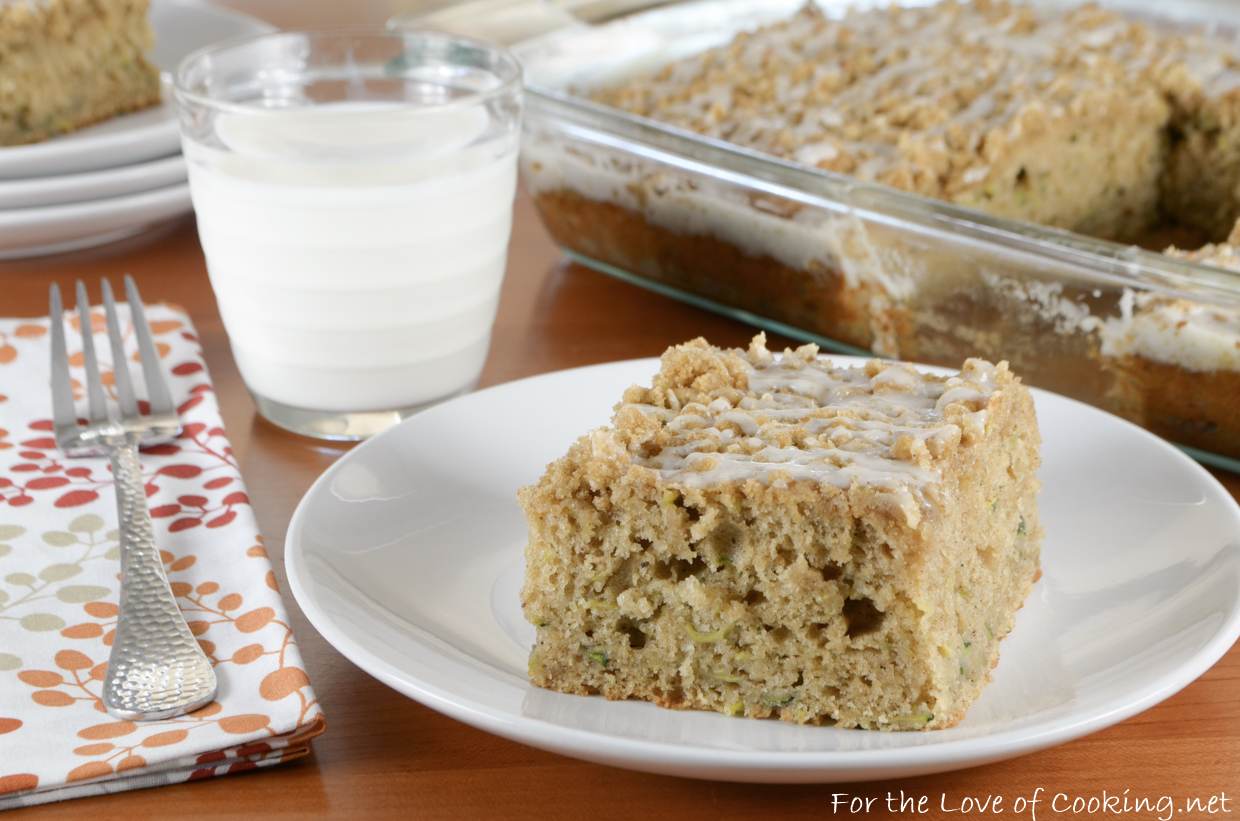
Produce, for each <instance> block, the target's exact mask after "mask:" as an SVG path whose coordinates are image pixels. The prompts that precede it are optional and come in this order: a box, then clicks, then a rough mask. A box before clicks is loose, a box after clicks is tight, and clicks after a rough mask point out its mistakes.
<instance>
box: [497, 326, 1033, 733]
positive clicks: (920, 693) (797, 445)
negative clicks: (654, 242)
mask: <svg viewBox="0 0 1240 821" xmlns="http://www.w3.org/2000/svg"><path fill="white" fill-rule="evenodd" d="M1038 445H1039V437H1038V429H1037V424H1036V421H1035V418H1034V409H1033V402H1032V399H1031V397H1030V395H1029V392H1028V390H1027V389H1025V388H1024V387H1023V386H1022V385H1021V384H1020V382H1019V380H1018V379H1017V378H1016V377H1014V376H1013V375H1012V374H1011V372H1010V371H1009V370H1008V369H1007V366H1006V364H1003V363H1001V364H999V365H997V366H996V365H991V364H989V363H987V362H983V361H981V360H969V361H968V362H966V363H965V365H964V368H963V369H962V370H961V371H960V373H959V374H958V375H955V376H950V377H943V376H931V375H926V374H923V373H921V372H919V371H917V370H915V369H913V368H912V367H910V366H908V365H904V364H900V363H892V362H879V361H872V362H869V363H868V364H866V365H864V366H853V367H837V366H833V365H832V364H830V363H829V362H827V361H824V360H820V359H819V358H818V357H817V349H816V348H815V347H814V346H812V345H807V346H805V347H802V348H799V349H797V350H795V351H785V352H784V353H783V354H782V355H773V354H771V353H770V352H768V351H767V349H766V348H765V346H764V340H763V338H762V337H758V338H755V340H754V342H753V343H752V344H751V346H750V348H749V350H748V351H740V350H720V349H717V348H713V347H711V346H709V345H708V344H707V343H705V342H704V341H702V340H695V341H693V342H690V343H687V344H685V345H681V346H678V347H675V348H672V349H670V350H669V351H668V352H667V353H666V354H664V357H663V362H662V368H661V370H660V371H659V373H658V375H657V376H656V377H655V378H654V382H653V384H652V386H651V387H649V388H644V387H633V388H630V389H629V390H628V391H627V392H626V393H625V395H624V400H623V402H621V403H620V404H619V405H618V406H617V407H616V410H615V414H614V418H613V421H612V424H611V425H610V426H608V427H605V428H602V429H599V430H596V431H594V432H592V433H590V434H588V435H586V436H584V437H582V438H581V439H579V440H578V441H577V442H576V443H575V444H573V445H572V447H571V448H570V449H569V451H568V454H567V455H566V456H564V457H563V458H561V459H559V460H558V461H556V462H554V463H552V464H551V465H550V467H549V468H548V469H547V472H546V474H545V475H544V476H543V477H542V478H541V480H540V481H539V482H538V483H537V484H535V485H533V486H531V487H527V488H525V489H523V490H522V491H521V494H520V498H521V503H522V505H523V506H524V508H525V512H526V516H527V518H528V520H529V527H530V539H529V545H528V548H527V551H526V578H525V586H524V589H523V592H522V604H523V607H524V612H525V615H526V618H527V619H529V620H530V621H531V622H532V623H533V624H535V625H536V626H537V633H538V638H537V642H536V644H535V646H534V649H533V651H532V654H531V656H530V665H529V671H530V678H531V680H532V681H533V682H534V683H535V684H538V685H540V686H543V687H548V688H551V689H554V690H560V691H563V692H568V693H581V694H602V695H604V696H606V697H608V698H612V699H625V698H636V699H643V700H647V701H653V702H656V703H658V704H660V705H663V706H666V707H679V708H693V709H705V710H715V711H720V712H724V713H727V714H730V715H737V716H750V717H770V716H774V717H778V718H781V719H784V720H787V721H793V722H798V723H835V724H838V725H840V726H845V727H865V728H872V729H884V730H922V729H927V728H937V727H946V726H950V725H952V724H955V723H956V722H958V721H959V720H960V719H961V718H962V717H963V716H964V714H965V711H966V710H967V709H968V707H969V705H970V704H971V703H972V702H973V701H974V699H976V698H977V696H978V694H979V693H980V692H981V690H982V688H983V687H984V686H985V684H986V682H987V681H988V680H989V678H990V672H991V668H992V667H993V666H994V665H995V663H996V662H997V660H998V653H999V643H1000V640H1001V639H1002V638H1003V637H1004V636H1005V635H1006V634H1007V633H1008V632H1009V631H1010V630H1011V628H1012V624H1013V618H1014V616H1015V613H1016V611H1017V609H1018V608H1019V607H1020V606H1021V604H1022V603H1023V602H1024V600H1025V597H1026V596H1027V595H1028V593H1029V590H1030V587H1031V585H1032V584H1033V582H1034V580H1035V578H1036V576H1037V575H1038V555H1039V543H1040V540H1041V528H1040V526H1039V524H1038V513H1037V491H1038V481H1037V478H1036V475H1035V474H1036V471H1037V466H1038Z"/></svg>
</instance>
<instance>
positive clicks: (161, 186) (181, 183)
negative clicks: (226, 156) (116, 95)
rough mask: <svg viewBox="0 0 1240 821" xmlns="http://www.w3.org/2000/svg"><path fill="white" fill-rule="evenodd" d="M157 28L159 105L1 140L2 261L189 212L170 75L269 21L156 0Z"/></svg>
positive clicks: (106, 237)
mask: <svg viewBox="0 0 1240 821" xmlns="http://www.w3.org/2000/svg"><path fill="white" fill-rule="evenodd" d="M151 25H152V27H153V28H154V29H155V41H156V47H155V52H154V54H153V55H152V59H153V61H154V62H155V64H156V65H158V66H159V68H160V70H161V71H162V72H163V74H164V77H165V82H164V100H163V102H162V103H161V104H160V105H158V106H155V107H154V108H149V109H146V110H144V111H138V112H135V113H133V114H126V115H124V116H121V117H116V118H113V119H111V120H107V121H106V122H103V123H100V124H98V125H94V126H90V127H88V128H84V129H81V130H80V131H75V132H73V133H71V134H65V135H63V136H60V137H55V138H53V139H51V140H46V141H44V142H41V143H34V144H31V145H18V146H6V147H0V259H12V258H14V257H29V256H38V255H42V254H52V253H59V252H61V251H71V250H75V249H78V248H87V247H90V246H94V245H101V244H103V243H105V242H112V241H114V240H118V239H121V238H123V237H127V236H130V235H133V234H137V233H139V232H141V231H143V230H145V229H147V228H149V227H150V226H152V225H155V224H157V223H160V222H163V221H166V220H168V219H171V218H173V217H177V216H180V215H181V214H184V213H187V212H188V211H189V210H190V199H189V185H188V183H187V182H186V175H185V160H184V158H183V157H182V156H181V140H180V136H179V134H178V133H177V120H176V109H175V105H174V103H173V101H172V90H171V87H170V85H169V77H170V76H171V72H172V71H173V70H174V69H175V68H176V65H177V63H178V62H180V60H181V58H183V57H184V56H185V55H187V54H189V53H190V52H192V51H195V50H197V49H199V48H202V47H203V46H206V45H210V44H211V43H215V42H219V41H221V40H226V39H230V38H233V37H243V36H246V35H252V34H258V33H261V32H265V31H270V30H271V27H270V26H268V25H267V24H266V23H262V22H260V21H258V20H255V19H253V18H252V17H246V16H244V15H241V14H237V13H235V12H231V11H226V10H224V9H221V8H216V7H214V6H211V5H208V4H207V3H206V2H202V1H201V0H154V2H152V3H151Z"/></svg>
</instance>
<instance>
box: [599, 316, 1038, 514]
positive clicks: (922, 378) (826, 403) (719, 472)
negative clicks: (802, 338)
mask: <svg viewBox="0 0 1240 821" xmlns="http://www.w3.org/2000/svg"><path fill="white" fill-rule="evenodd" d="M1012 379H1013V377H1012V376H1011V374H1010V372H1009V371H1008V368H1007V363H1000V364H999V365H997V366H996V365H992V364H990V363H988V362H984V361H982V360H979V359H970V360H968V361H967V362H966V363H965V366H964V368H963V369H962V371H961V372H960V374H959V375H957V376H950V377H943V376H934V375H928V374H923V373H921V372H919V371H917V370H915V369H914V368H913V367H911V366H909V365H907V364H903V363H898V362H884V361H879V360H873V361H870V362H868V363H866V364H865V365H864V366H855V367H836V366H833V365H832V364H830V363H829V362H827V361H824V360H820V359H819V358H818V347H817V346H816V345H805V346H802V347H800V348H797V349H796V350H788V351H784V353H783V354H782V355H776V354H772V353H771V352H770V351H768V350H767V348H766V345H765V336H764V335H759V336H757V337H755V338H754V340H753V342H752V343H751V345H750V347H749V349H748V351H740V350H733V351H719V350H717V349H713V348H710V347H709V346H707V345H706V343H705V342H703V341H701V340H696V341H694V342H692V343H688V344H687V345H682V346H679V347H677V348H673V349H671V350H670V351H669V352H668V353H667V354H665V355H664V367H663V369H662V371H661V372H660V374H659V376H658V377H657V378H656V380H655V383H654V385H653V386H652V387H651V388H631V389H629V391H628V392H627V393H626V395H625V401H624V403H622V404H621V405H620V406H619V407H618V408H617V412H616V428H617V431H618V432H619V434H620V437H621V440H622V441H623V442H624V443H625V444H626V446H627V451H628V454H629V458H630V459H631V460H632V461H633V462H634V463H636V464H639V465H642V466H644V467H648V468H651V469H654V470H657V471H659V473H660V474H661V475H662V477H663V478H664V479H665V480H667V481H670V482H674V483H679V484H682V485H685V486H688V487H703V486H709V485H715V484H720V483H726V482H736V481H745V480H751V479H752V480H757V481H760V482H764V483H777V482H788V481H798V480H807V481H815V482H820V483H823V484H828V485H835V486H837V487H840V488H848V487H850V486H853V485H864V486H867V487H871V488H875V489H878V490H880V491H886V492H889V493H890V494H892V495H893V497H895V499H896V501H897V503H898V505H899V506H900V507H902V508H915V507H916V506H917V505H919V504H921V503H923V502H924V498H922V493H921V492H922V491H923V490H924V489H925V488H926V487H927V486H928V485H930V484H932V483H934V482H937V481H938V480H939V478H940V477H941V473H940V470H939V466H940V465H941V463H942V461H943V460H944V459H945V458H946V457H947V456H948V455H949V454H950V452H951V451H952V450H954V449H955V448H958V447H960V446H961V445H968V444H970V443H971V442H973V441H975V440H976V439H978V438H980V437H981V436H983V435H984V434H985V430H986V420H987V412H988V407H989V404H990V401H991V399H992V398H993V397H994V396H995V395H996V394H997V393H998V392H999V391H1000V390H1001V389H1002V387H1003V386H1004V385H1006V384H1008V383H1010V382H1011V381H1012Z"/></svg>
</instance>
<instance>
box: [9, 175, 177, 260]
mask: <svg viewBox="0 0 1240 821" xmlns="http://www.w3.org/2000/svg"><path fill="white" fill-rule="evenodd" d="M189 210H190V200H189V183H185V182H183V183H180V184H178V185H170V186H167V187H164V188H157V189H155V190H153V191H142V192H139V193H137V194H128V195H126V196H123V197H110V198H108V199H103V200H95V201H94V202H80V203H73V204H71V205H49V206H47V207H45V208H22V209H18V210H15V211H0V259H13V258H15V257H33V256H39V255H41V254H54V253H60V252H62V251H72V250H77V249H79V248H88V247H91V246H94V245H102V244H104V243H105V242H113V241H114V240H117V239H120V238H122V237H126V236H129V235H131V234H136V233H137V232H138V231H140V230H142V229H143V228H144V227H146V226H148V225H151V224H152V223H156V222H161V221H163V220H167V219H171V218H172V217H176V216H179V215H181V214H185V213H188V212H189Z"/></svg>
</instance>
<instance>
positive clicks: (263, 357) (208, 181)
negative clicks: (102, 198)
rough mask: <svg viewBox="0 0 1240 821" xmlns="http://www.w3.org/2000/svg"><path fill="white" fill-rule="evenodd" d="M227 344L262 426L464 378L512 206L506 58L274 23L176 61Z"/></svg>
mask: <svg viewBox="0 0 1240 821" xmlns="http://www.w3.org/2000/svg"><path fill="white" fill-rule="evenodd" d="M176 98H177V104H178V108H179V113H180V123H181V135H182V143H183V146H184V152H185V157H186V160H187V162H188V164H189V182H190V193H191V195H192V197H193V201H194V210H195V212H196V213H197V217H198V233H199V236H200V238H201V241H202V247H203V250H204V251H205V253H206V258H207V269H208V272H209V274H210V277H211V285H212V287H213V289H214V291H215V297H216V300H217V302H218V303H219V309H220V315H221V316H222V317H223V320H224V326H225V328H226V330H227V332H228V338H229V342H230V343H231V346H232V351H233V356H234V357H235V359H236V361H237V366H238V367H239V368H240V371H241V375H242V377H243V378H244V380H245V383H246V386H247V387H248V388H249V390H250V392H251V393H252V394H253V396H254V401H255V403H256V404H257V405H258V409H259V412H260V413H262V415H263V416H265V417H266V418H267V419H269V420H271V421H272V422H274V423H275V424H277V425H280V426H281V427H284V428H288V429H290V430H293V431H296V432H298V433H303V434H307V435H310V436H317V437H321V438H328V439H357V438H362V437H365V436H368V435H370V434H372V433H376V432H378V431H379V430H382V429H383V428H386V427H388V426H389V425H391V424H393V423H395V422H396V421H399V420H400V419H401V418H402V417H404V416H407V415H408V414H410V413H412V412H414V411H416V410H418V409H420V408H422V407H425V406H426V405H428V404H430V403H433V402H437V401H440V400H442V399H445V398H447V397H450V396H453V395H456V394H459V393H462V392H465V391H468V390H470V389H471V388H472V387H473V386H474V385H475V384H476V382H477V379H478V375H479V373H480V372H481V370H482V365H483V361H484V360H485V358H486V354H487V348H488V345H489V342H490V334H491V325H492V322H493V320H494V318H495V308H496V303H497V301H498V299H499V289H500V283H501V280H502V279H503V275H504V267H505V260H506V257H507V247H508V235H509V232H510V229H511V225H512V206H513V195H514V192H515V187H516V174H517V170H516V160H517V145H518V138H519V125H520V116H521V72H520V68H519V66H518V65H517V63H516V61H515V60H514V59H513V58H512V57H511V56H509V55H508V54H507V53H506V52H504V51H503V50H501V49H498V48H493V47H491V46H489V45H486V44H483V43H479V42H474V41H471V40H466V39H463V38H460V37H454V36H449V35H444V34H436V33H431V32H388V31H382V30H374V31H369V30H365V29H354V30H343V31H340V32H283V33H276V34H265V35H260V36H258V37H253V38H249V39H245V40H234V41H231V42H228V43H224V44H221V45H218V46H212V47H210V48H208V49H204V50H202V51H199V52H197V53H195V54H192V55H190V56H189V57H187V58H186V59H185V61H184V62H182V63H181V65H180V67H179V68H178V70H177V76H176Z"/></svg>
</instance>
